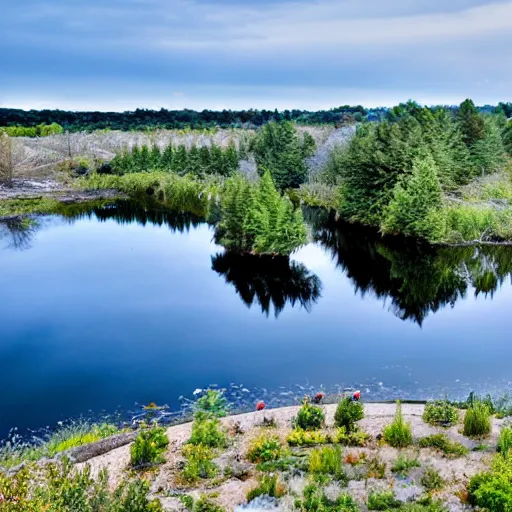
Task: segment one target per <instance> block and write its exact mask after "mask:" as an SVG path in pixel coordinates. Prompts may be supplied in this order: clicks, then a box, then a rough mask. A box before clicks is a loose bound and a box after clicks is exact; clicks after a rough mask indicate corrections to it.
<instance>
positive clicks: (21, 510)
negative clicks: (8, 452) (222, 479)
mask: <svg viewBox="0 0 512 512" xmlns="http://www.w3.org/2000/svg"><path fill="white" fill-rule="evenodd" d="M34 482H37V485H32V483H34ZM149 487H150V486H149V483H148V482H147V481H145V480H142V479H136V480H134V481H132V482H130V481H127V480H126V481H123V482H122V483H121V484H120V485H119V486H118V487H117V488H115V489H113V490H112V489H111V488H110V486H109V479H108V473H107V471H106V470H102V471H101V472H100V473H99V475H98V477H97V478H96V479H94V478H92V476H91V469H90V466H88V465H87V466H85V468H84V469H83V470H82V471H76V470H75V469H74V468H73V466H72V465H71V464H70V463H69V462H67V461H66V460H64V461H63V463H62V464H58V465H57V464H49V465H46V466H45V467H43V468H42V469H36V468H31V467H29V466H25V467H24V468H22V469H21V470H20V471H18V472H17V473H16V474H15V475H14V476H6V475H4V474H3V473H1V472H0V489H1V492H0V496H1V499H0V511H4V510H5V511H6V512H7V511H9V512H43V511H54V510H55V511H59V512H98V511H99V510H101V511H102V512H160V511H161V510H162V507H161V505H160V502H159V501H158V500H154V501H151V500H149V498H148V493H149Z"/></svg>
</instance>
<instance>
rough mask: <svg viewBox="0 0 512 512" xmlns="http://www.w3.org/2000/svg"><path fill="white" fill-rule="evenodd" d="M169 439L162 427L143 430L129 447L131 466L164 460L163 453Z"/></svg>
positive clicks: (140, 465) (159, 462)
mask: <svg viewBox="0 0 512 512" xmlns="http://www.w3.org/2000/svg"><path fill="white" fill-rule="evenodd" d="M168 444H169V439H168V438H167V434H166V433H165V428H163V427H156V426H154V427H152V428H150V429H149V430H143V431H142V432H141V433H140V434H139V435H138V436H137V437H136V438H135V441H134V442H133V444H132V445H131V447H130V463H131V465H132V466H133V467H135V468H139V467H145V466H151V465H154V464H161V463H162V462H165V459H164V458H163V453H164V451H165V449H166V447H167V445H168Z"/></svg>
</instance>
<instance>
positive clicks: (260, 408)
mask: <svg viewBox="0 0 512 512" xmlns="http://www.w3.org/2000/svg"><path fill="white" fill-rule="evenodd" d="M265 407H266V405H265V402H264V401H263V400H260V401H259V402H258V403H257V404H256V410H257V411H263V409H265Z"/></svg>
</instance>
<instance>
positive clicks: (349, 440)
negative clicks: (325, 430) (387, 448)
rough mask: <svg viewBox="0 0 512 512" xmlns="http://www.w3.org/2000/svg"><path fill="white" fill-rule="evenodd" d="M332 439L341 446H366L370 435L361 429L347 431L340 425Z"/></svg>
mask: <svg viewBox="0 0 512 512" xmlns="http://www.w3.org/2000/svg"><path fill="white" fill-rule="evenodd" d="M332 440H333V442H334V443H336V444H341V445H342V446H360V447H361V446H366V445H367V444H368V441H369V440H370V435H369V434H367V433H366V432H363V431H362V430H355V431H353V432H348V433H347V430H346V429H345V427H340V428H338V429H337V430H336V432H335V434H334V436H333V437H332Z"/></svg>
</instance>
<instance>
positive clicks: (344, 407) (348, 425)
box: [334, 397, 364, 433]
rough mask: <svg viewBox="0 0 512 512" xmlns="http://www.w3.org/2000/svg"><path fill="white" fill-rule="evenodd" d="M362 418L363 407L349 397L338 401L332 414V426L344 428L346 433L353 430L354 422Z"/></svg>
mask: <svg viewBox="0 0 512 512" xmlns="http://www.w3.org/2000/svg"><path fill="white" fill-rule="evenodd" d="M363 418H364V407H363V404H362V403H361V402H359V401H355V400H352V398H351V397H344V398H342V399H341V400H340V402H339V404H338V406H337V407H336V412H335V413H334V425H335V426H336V427H340V428H344V429H345V431H346V432H347V433H350V432H353V431H354V430H355V425H356V422H358V421H359V420H362V419H363Z"/></svg>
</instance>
